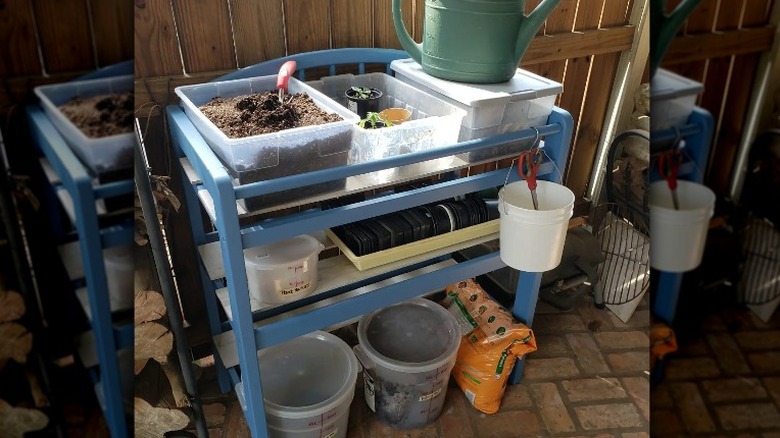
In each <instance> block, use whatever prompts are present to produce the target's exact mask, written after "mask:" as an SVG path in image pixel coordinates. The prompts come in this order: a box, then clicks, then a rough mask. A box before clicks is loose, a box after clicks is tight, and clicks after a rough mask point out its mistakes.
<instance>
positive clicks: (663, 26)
mask: <svg viewBox="0 0 780 438" xmlns="http://www.w3.org/2000/svg"><path fill="white" fill-rule="evenodd" d="M699 3H701V0H684V1H683V2H682V3H680V4H679V5H677V7H676V8H675V9H674V11H672V13H671V14H669V15H666V14H664V1H663V0H653V2H652V3H651V5H650V46H651V47H652V53H651V56H650V77H653V76H655V72H656V70H657V69H658V66H659V65H660V64H661V60H662V59H663V57H664V55H665V54H666V51H667V50H668V49H669V46H670V45H671V43H672V40H673V39H674V36H675V35H676V34H677V31H678V30H679V29H680V26H682V24H683V22H684V21H685V20H686V19H687V18H688V16H689V15H690V14H691V12H693V10H694V8H696V6H697V5H698V4H699Z"/></svg>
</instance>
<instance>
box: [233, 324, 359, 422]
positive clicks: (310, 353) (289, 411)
mask: <svg viewBox="0 0 780 438" xmlns="http://www.w3.org/2000/svg"><path fill="white" fill-rule="evenodd" d="M257 357H258V360H259V362H260V380H261V384H262V386H263V398H264V400H265V408H266V412H267V413H268V414H270V415H273V416H276V417H283V418H290V419H301V418H309V417H315V416H319V415H321V414H324V413H325V412H328V411H330V410H331V409H333V408H335V407H337V406H338V405H339V403H340V402H341V401H342V400H345V399H346V398H349V399H351V397H352V392H353V391H354V386H355V382H356V380H357V375H358V372H359V371H360V368H359V365H358V361H357V359H356V358H355V353H353V352H352V349H350V348H349V346H348V345H347V343H346V342H344V341H342V340H341V339H340V338H338V337H337V336H335V335H332V334H330V333H327V332H323V331H315V332H312V333H309V334H306V335H303V336H299V337H297V338H295V339H292V340H290V341H287V342H285V343H283V344H279V345H275V346H273V347H269V348H266V349H263V350H260V351H259V352H258V356H257ZM244 390H245V391H246V390H251V388H250V389H247V388H244Z"/></svg>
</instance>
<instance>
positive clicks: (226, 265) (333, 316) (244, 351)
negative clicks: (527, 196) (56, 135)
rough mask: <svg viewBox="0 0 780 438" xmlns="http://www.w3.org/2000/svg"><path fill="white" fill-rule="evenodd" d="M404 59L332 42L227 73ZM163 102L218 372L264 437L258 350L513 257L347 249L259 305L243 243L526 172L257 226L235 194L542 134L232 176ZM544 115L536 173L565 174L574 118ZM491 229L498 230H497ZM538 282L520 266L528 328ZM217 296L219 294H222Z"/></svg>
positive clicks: (519, 303)
mask: <svg viewBox="0 0 780 438" xmlns="http://www.w3.org/2000/svg"><path fill="white" fill-rule="evenodd" d="M406 57H408V55H407V54H406V53H405V52H402V51H397V50H387V49H335V50H326V51H321V52H311V53H304V54H299V55H294V56H291V57H287V58H282V59H277V60H272V61H267V62H264V63H261V64H258V65H255V66H252V67H248V68H246V69H244V70H239V71H238V72H235V73H233V74H231V75H228V76H227V77H223V78H220V79H219V80H222V79H236V78H239V77H245V76H253V75H264V74H265V75H267V74H276V72H277V71H278V68H279V66H280V65H281V64H282V63H283V62H284V61H286V60H287V59H291V58H292V59H295V60H296V61H297V63H298V68H299V70H298V75H297V76H298V77H299V78H303V77H304V75H305V72H301V69H306V68H312V67H321V66H330V74H335V71H336V70H335V64H340V63H347V64H360V65H359V68H360V71H364V68H365V65H364V64H363V63H384V64H388V70H386V71H387V72H388V73H391V71H390V70H389V63H390V61H392V60H393V59H399V58H406ZM166 111H167V116H168V121H169V126H170V133H171V137H172V140H173V145H174V148H175V150H176V152H177V154H178V156H179V158H180V160H179V162H180V164H181V170H182V175H183V180H184V182H185V183H184V192H185V193H184V195H185V203H186V205H187V206H188V208H187V211H188V214H189V218H190V221H191V228H192V232H193V239H194V242H195V244H196V246H198V247H199V248H198V251H199V254H200V258H199V260H200V262H201V263H200V273H201V277H202V279H203V284H204V292H205V295H206V296H205V300H206V305H207V308H208V313H209V323H210V327H211V331H212V334H213V339H214V346H215V349H214V353H215V356H216V359H217V360H216V364H217V369H218V378H219V381H220V385H221V387H222V389H223V391H228V390H230V389H232V388H235V389H237V390H238V389H239V385H244V387H246V388H251V390H246V391H242V392H243V399H244V403H243V406H242V407H244V409H245V410H244V414H245V417H246V421H247V424H248V426H249V428H250V430H251V432H252V434H253V436H256V437H266V436H267V429H266V427H267V425H266V418H265V412H264V404H263V393H262V388H261V385H260V371H259V366H258V358H257V352H258V350H260V349H263V348H267V347H270V346H273V345H276V344H279V343H282V342H285V341H287V340H290V339H292V338H295V337H297V336H300V335H303V334H306V333H309V332H311V331H314V330H318V329H328V328H332V327H334V326H339V325H343V324H348V323H350V322H352V321H355V320H356V319H357V318H359V317H360V316H361V315H363V314H366V313H369V312H371V311H374V310H376V309H379V308H382V307H385V306H388V305H391V304H393V303H397V302H400V301H404V300H407V299H410V298H413V297H416V296H421V295H425V294H427V293H429V292H434V291H436V290H441V289H443V288H444V287H445V286H446V285H448V284H451V283H452V282H453V281H457V280H461V279H466V278H470V277H474V276H476V275H480V274H483V273H485V272H489V271H493V270H496V269H499V268H502V267H504V266H505V264H504V263H503V262H502V261H501V260H500V258H499V255H498V252H494V253H490V254H487V255H484V256H482V257H478V258H475V259H472V260H468V261H464V262H460V263H456V262H455V261H454V260H453V258H452V257H451V254H450V252H451V251H453V250H452V249H450V250H449V252H447V251H444V252H443V253H442V252H441V251H440V252H434V253H431V254H426V255H422V256H418V257H415V258H413V259H410V260H405V261H399V262H396V263H394V264H391V265H389V266H385V267H379V268H374V269H371V270H367V271H362V272H357V270H356V269H354V267H351V266H350V263H349V262H348V261H346V258H345V257H344V256H337V257H334V258H332V259H326V260H323V261H321V262H320V266H319V277H320V282H319V285H318V288H317V291H315V294H314V295H312V296H309V297H307V298H305V299H302V300H299V301H297V302H294V303H290V304H287V305H283V306H277V307H273V308H254V309H253V308H252V306H251V303H250V298H249V291H248V286H247V274H246V269H245V265H244V257H243V251H244V249H245V248H250V247H253V246H257V245H262V244H266V243H269V242H273V241H276V240H280V239H284V238H289V237H292V236H296V235H300V234H305V233H312V232H317V231H319V230H323V229H325V228H329V227H334V226H337V225H340V224H344V223H349V222H354V221H357V220H362V219H365V218H369V217H374V216H378V215H382V214H386V213H390V212H393V211H397V210H401V209H405V208H410V207H413V206H417V205H421V204H426V203H430V202H434V201H437V200H442V199H446V198H449V197H452V196H456V195H461V194H466V193H472V192H477V191H480V190H483V189H487V188H492V187H497V186H501V185H502V184H504V183H505V181H507V178H508V181H509V182H512V181H516V180H517V179H518V178H519V177H518V176H517V173H516V172H511V174H510V175H509V176H508V175H507V169H500V170H495V171H492V172H487V173H483V174H479V175H472V176H467V177H456V176H455V175H449V176H450V177H449V178H442V180H441V181H440V182H438V183H435V184H433V185H430V186H425V187H422V188H417V189H413V190H409V191H403V192H399V193H393V194H388V195H385V196H379V197H375V198H371V199H368V200H365V201H360V202H354V203H351V204H348V205H345V206H342V207H338V208H332V209H328V210H319V209H311V210H306V211H301V212H298V213H293V214H289V215H286V216H283V217H277V218H273V219H268V220H264V221H261V222H256V223H252V224H251V225H245V224H244V223H245V222H246V220H244V221H241V223H240V221H239V210H238V207H237V203H236V201H237V200H238V199H242V198H248V197H252V196H258V195H261V194H266V193H273V192H277V191H281V190H286V189H293V188H296V187H302V186H307V185H312V184H319V183H323V182H327V181H331V180H336V179H342V178H352V177H355V176H357V175H360V174H363V173H367V172H374V171H378V170H383V169H389V168H393V167H397V166H404V165H409V164H413V163H418V162H422V161H427V160H431V159H435V158H441V157H447V156H453V155H455V154H460V153H463V152H468V151H474V150H479V149H484V148H488V147H491V146H496V145H499V144H505V143H508V142H515V141H524V140H525V141H527V140H531V139H533V138H534V137H535V132H534V130H533V129H530V128H529V129H526V130H523V131H520V132H515V133H510V134H503V135H500V136H495V137H491V138H483V139H478V140H471V141H467V142H463V143H458V144H455V145H451V146H446V147H441V148H436V149H430V150H425V151H419V152H414V153H409V154H405V155H399V156H395V157H390V158H385V159H382V160H378V161H373V162H366V163H358V164H351V165H346V166H341V167H335V168H328V169H323V170H318V171H314V172H310V173H305V174H298V175H292V176H287V177H282V178H278V179H272V180H265V181H259V182H254V183H250V184H245V185H236V186H234V182H233V178H231V177H230V175H229V174H228V173H227V171H226V169H225V167H224V166H223V165H222V163H221V162H220V160H219V159H218V158H217V156H216V155H215V154H214V152H212V150H211V149H210V148H209V146H208V145H207V144H206V142H205V141H204V140H203V138H202V137H201V135H200V134H199V133H198V131H197V130H196V129H195V127H194V126H193V125H192V123H191V122H190V120H189V119H188V118H187V116H186V115H185V114H184V112H183V111H182V110H181V109H180V108H179V107H177V106H169V107H168V108H167V110H166ZM547 123H548V124H547V125H544V126H537V127H536V129H538V132H539V134H540V135H541V136H543V137H544V138H545V146H544V147H545V152H546V154H547V158H548V159H547V161H546V162H545V163H543V165H542V166H541V168H540V171H539V174H540V178H542V179H548V180H553V181H559V180H560V172H558V171H556V170H555V169H556V168H557V169H564V168H565V165H566V159H567V157H568V151H569V145H570V142H571V136H572V127H573V122H572V118H571V116H570V115H569V114H568V113H567V112H566V111H564V110H562V109H560V108H557V107H556V108H554V109H553V112H552V114H551V115H550V117H549V119H548V122H547ZM551 161H552V162H551ZM187 181H189V184H187ZM336 196H337V195H336ZM304 202H305V201H302V202H301V204H303V203H304ZM201 209H203V210H206V212H207V213H208V215H209V218H210V219H211V221H210V222H211V223H210V224H208V225H209V228H208V229H206V228H205V227H204V226H205V225H207V224H205V223H204V220H203V216H202V214H201V212H202V210H201ZM243 219H246V218H243ZM210 230H215V231H210ZM490 238H491V239H495V238H497V234H494V235H492V236H491V237H490ZM472 244H476V242H472ZM328 262H330V264H329V263H328ZM328 274H334V275H328ZM332 277H338V279H334V278H332ZM540 281H541V273H535V272H521V273H520V280H519V282H518V288H517V294H516V298H515V303H514V307H513V309H512V311H513V314H514V316H515V317H516V318H517V319H518V320H521V321H524V322H525V323H526V324H528V325H529V326H530V325H531V324H532V322H533V315H534V311H535V307H536V300H537V295H538V291H539V284H540ZM219 294H221V296H222V300H221V301H220V298H219V297H218V295H219ZM220 306H221V307H222V310H223V313H224V314H225V315H226V320H225V321H223V320H222V318H221V317H220V311H219V309H220ZM253 310H254V311H253ZM239 367H240V369H239ZM522 367H523V363H522V361H518V363H517V366H516V368H515V373H514V375H513V382H514V383H516V382H518V381H519V380H520V375H521V373H522Z"/></svg>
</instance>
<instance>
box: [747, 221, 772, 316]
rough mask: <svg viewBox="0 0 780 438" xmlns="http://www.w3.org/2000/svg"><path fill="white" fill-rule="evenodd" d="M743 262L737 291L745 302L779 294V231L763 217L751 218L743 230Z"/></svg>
mask: <svg viewBox="0 0 780 438" xmlns="http://www.w3.org/2000/svg"><path fill="white" fill-rule="evenodd" d="M742 254H743V256H744V264H743V270H742V276H741V277H740V281H739V285H738V287H737V291H738V294H739V298H740V300H741V301H742V302H744V303H745V304H753V305H759V304H765V303H768V302H770V301H772V300H774V299H775V298H777V297H778V296H780V232H778V231H777V229H776V228H775V226H774V225H773V224H772V223H771V222H769V221H768V220H766V219H762V218H758V217H751V218H750V219H749V220H748V223H747V225H746V226H745V228H744V230H743V231H742Z"/></svg>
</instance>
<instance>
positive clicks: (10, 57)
mask: <svg viewBox="0 0 780 438" xmlns="http://www.w3.org/2000/svg"><path fill="white" fill-rule="evenodd" d="M4 3H5V7H4V8H2V9H0V41H4V43H3V44H0V76H16V75H39V74H41V73H42V71H41V63H40V61H38V45H37V44H36V39H35V19H34V17H33V14H32V9H31V8H30V3H29V2H26V1H10V2H4Z"/></svg>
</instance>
